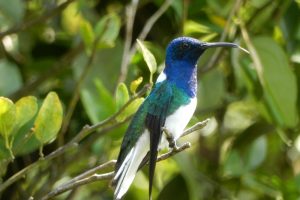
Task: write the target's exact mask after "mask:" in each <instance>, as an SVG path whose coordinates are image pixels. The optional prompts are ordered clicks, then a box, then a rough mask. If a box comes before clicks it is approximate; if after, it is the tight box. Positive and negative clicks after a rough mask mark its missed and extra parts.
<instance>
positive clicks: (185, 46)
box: [182, 42, 190, 49]
mask: <svg viewBox="0 0 300 200" xmlns="http://www.w3.org/2000/svg"><path fill="white" fill-rule="evenodd" d="M182 48H183V49H188V48H190V45H189V44H188V43H186V42H184V43H182Z"/></svg>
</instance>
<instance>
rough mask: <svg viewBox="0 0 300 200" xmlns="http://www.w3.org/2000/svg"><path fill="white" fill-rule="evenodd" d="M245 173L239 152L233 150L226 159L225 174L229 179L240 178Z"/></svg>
mask: <svg viewBox="0 0 300 200" xmlns="http://www.w3.org/2000/svg"><path fill="white" fill-rule="evenodd" d="M244 172H245V167H244V164H243V161H242V158H241V156H240V155H239V152H238V151H236V150H234V149H233V150H231V151H230V152H229V154H228V157H227V158H226V159H225V162H224V168H223V173H224V176H228V177H239V176H241V175H242V174H244Z"/></svg>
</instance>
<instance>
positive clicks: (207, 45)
mask: <svg viewBox="0 0 300 200" xmlns="http://www.w3.org/2000/svg"><path fill="white" fill-rule="evenodd" d="M202 47H204V48H205V49H208V48H214V47H230V48H239V49H241V50H242V51H244V52H246V53H248V54H249V51H248V50H246V49H244V48H242V47H240V46H239V45H237V44H235V43H229V42H211V43H208V42H207V43H204V44H203V46H202Z"/></svg>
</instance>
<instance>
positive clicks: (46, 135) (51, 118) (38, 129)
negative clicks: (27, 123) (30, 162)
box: [34, 92, 63, 144]
mask: <svg viewBox="0 0 300 200" xmlns="http://www.w3.org/2000/svg"><path fill="white" fill-rule="evenodd" d="M62 119H63V109H62V105H61V103H60V101H59V98H58V96H57V94H56V93H55V92H50V93H49V94H48V95H47V97H46V98H45V100H44V102H43V104H42V106H41V109H40V110H39V112H38V115H37V117H36V119H35V122H34V132H35V135H36V137H37V139H38V140H39V141H40V142H41V143H42V144H44V143H48V142H50V141H51V140H53V139H54V138H55V137H56V135H57V133H58V131H59V129H60V127H61V123H62Z"/></svg>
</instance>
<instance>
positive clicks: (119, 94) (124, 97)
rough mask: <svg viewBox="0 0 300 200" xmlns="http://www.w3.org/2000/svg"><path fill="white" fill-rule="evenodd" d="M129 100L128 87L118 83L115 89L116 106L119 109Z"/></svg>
mask: <svg viewBox="0 0 300 200" xmlns="http://www.w3.org/2000/svg"><path fill="white" fill-rule="evenodd" d="M128 100H129V94H128V89H127V87H126V85H125V84H124V83H119V85H118V87H117V91H116V106H117V109H118V110H119V109H120V108H121V107H122V106H123V105H124V104H125V103H126V102H127V101H128Z"/></svg>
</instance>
